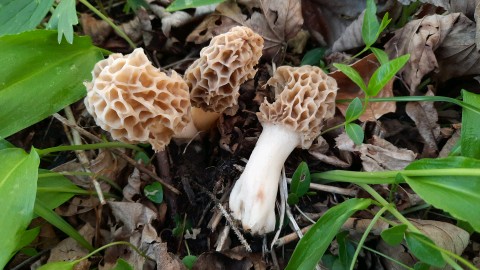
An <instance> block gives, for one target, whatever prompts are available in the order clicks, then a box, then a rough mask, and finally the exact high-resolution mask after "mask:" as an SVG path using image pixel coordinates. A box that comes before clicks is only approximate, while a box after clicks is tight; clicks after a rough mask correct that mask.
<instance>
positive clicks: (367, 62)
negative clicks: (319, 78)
mask: <svg viewBox="0 0 480 270" xmlns="http://www.w3.org/2000/svg"><path fill="white" fill-rule="evenodd" d="M379 66H380V64H379V63H378V61H377V58H376V57H375V55H373V54H370V55H367V56H365V57H364V58H362V59H360V60H359V61H357V62H355V63H353V64H352V65H351V67H353V68H354V69H355V70H357V71H358V73H359V74H360V76H361V77H362V78H363V80H364V81H365V83H366V84H368V81H369V80H370V78H371V77H372V75H373V73H374V72H375V70H376V69H377V68H378V67H379ZM329 75H330V76H331V77H333V78H334V79H335V80H336V81H337V85H338V91H337V100H338V99H354V98H356V97H359V98H363V97H365V93H364V92H363V91H362V90H361V89H360V87H358V86H357V85H356V84H355V83H354V82H353V81H352V80H350V79H349V78H348V77H347V76H346V75H345V74H343V73H342V72H341V71H339V70H337V71H334V72H332V73H330V74H329ZM392 86H393V79H392V80H391V81H390V82H389V83H388V84H387V85H386V86H385V87H384V88H383V89H382V90H381V91H380V93H379V94H378V95H377V97H392V96H393V90H392ZM336 105H337V108H338V109H339V110H340V111H341V112H342V114H343V115H345V111H346V110H347V107H348V103H337V104H336ZM395 110H396V104H395V102H374V103H370V104H369V108H367V110H366V111H365V113H364V114H363V115H362V116H360V118H359V119H360V121H362V122H365V121H375V120H376V119H378V118H380V117H381V116H382V115H384V114H386V113H389V112H394V111H395Z"/></svg>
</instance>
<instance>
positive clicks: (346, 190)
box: [287, 178, 357, 197]
mask: <svg viewBox="0 0 480 270" xmlns="http://www.w3.org/2000/svg"><path fill="white" fill-rule="evenodd" d="M287 181H288V183H289V184H291V183H292V179H291V178H287ZM310 188H311V189H314V190H318V191H325V192H331V193H336V194H341V195H345V196H351V197H355V196H356V195H357V191H355V190H354V189H351V188H340V187H334V186H328V185H322V184H316V183H310Z"/></svg>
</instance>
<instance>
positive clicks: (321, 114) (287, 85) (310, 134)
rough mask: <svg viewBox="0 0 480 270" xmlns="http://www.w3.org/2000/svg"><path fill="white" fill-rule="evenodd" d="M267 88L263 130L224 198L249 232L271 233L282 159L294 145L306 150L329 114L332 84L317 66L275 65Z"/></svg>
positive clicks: (332, 105) (332, 102) (262, 110)
mask: <svg viewBox="0 0 480 270" xmlns="http://www.w3.org/2000/svg"><path fill="white" fill-rule="evenodd" d="M267 84H269V85H271V86H273V87H274V88H275V89H276V93H277V97H276V100H275V102H273V104H270V103H268V102H267V101H266V100H265V101H264V102H263V103H262V104H261V106H260V112H258V113H257V117H258V119H259V120H260V123H261V124H262V126H263V131H262V133H261V134H260V137H259V138H258V141H257V144H256V145H255V148H254V150H253V152H252V154H251V155H250V159H249V160H248V163H247V165H246V167H245V170H244V171H243V173H242V175H241V176H240V178H239V179H238V180H237V182H236V183H235V186H234V188H233V190H232V192H231V194H230V202H229V205H230V210H231V211H232V215H233V217H234V218H236V219H238V220H240V221H241V222H242V225H243V228H244V229H245V230H249V231H250V232H251V233H252V234H265V233H268V232H271V231H273V230H274V229H275V198H276V196H277V188H278V182H279V179H280V173H281V170H282V167H283V164H284V163H285V160H286V159H287V157H288V156H289V155H290V153H291V152H292V151H293V150H294V149H295V148H296V147H302V148H303V149H307V148H309V147H310V146H311V144H312V142H313V140H314V139H315V138H316V137H318V136H319V134H320V130H321V128H322V122H323V120H325V119H327V118H331V117H332V116H333V115H334V112H335V96H336V91H337V83H336V81H335V80H334V79H332V78H330V77H328V76H327V75H326V74H325V73H324V72H323V71H322V70H321V69H320V68H318V67H312V66H302V67H298V68H295V67H287V66H282V67H279V68H278V69H277V70H276V72H275V74H274V76H273V77H272V78H271V79H270V80H268V82H267Z"/></svg>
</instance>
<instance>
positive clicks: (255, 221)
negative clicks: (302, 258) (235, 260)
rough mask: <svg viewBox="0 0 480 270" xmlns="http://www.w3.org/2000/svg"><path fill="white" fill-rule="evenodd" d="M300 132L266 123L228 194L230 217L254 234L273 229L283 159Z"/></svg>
mask: <svg viewBox="0 0 480 270" xmlns="http://www.w3.org/2000/svg"><path fill="white" fill-rule="evenodd" d="M300 140H301V137H300V134H298V133H297V132H295V131H293V130H292V129H291V128H289V127H286V126H284V125H282V124H272V123H266V124H264V125H263V131H262V134H261V135H260V137H259V138H258V141H257V144H256V146H255V149H254V150H253V152H252V154H251V155H250V159H249V160H248V163H247V166H246V167H245V170H244V171H243V173H242V175H241V176H240V178H239V179H238V180H237V182H236V183H235V186H234V188H233V190H232V193H231V195H230V209H231V210H232V214H233V217H234V218H236V219H239V220H241V221H242V224H243V228H244V229H245V230H249V231H251V232H252V233H254V234H265V233H267V232H271V231H273V230H274V229H275V199H276V197H277V190H278V182H279V179H280V173H281V170H282V167H283V164H284V163H285V160H286V159H287V157H288V156H289V155H290V153H291V152H292V151H293V149H295V148H296V147H297V146H298V145H299V144H300Z"/></svg>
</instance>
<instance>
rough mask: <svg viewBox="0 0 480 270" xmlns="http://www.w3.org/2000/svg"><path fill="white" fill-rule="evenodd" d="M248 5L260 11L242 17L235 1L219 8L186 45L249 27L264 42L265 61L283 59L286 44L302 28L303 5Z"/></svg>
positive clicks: (268, 1) (267, 0) (291, 0)
mask: <svg viewBox="0 0 480 270" xmlns="http://www.w3.org/2000/svg"><path fill="white" fill-rule="evenodd" d="M248 5H249V6H250V7H253V6H255V7H257V8H255V9H253V8H252V9H250V10H249V11H248V14H243V13H242V10H241V9H240V7H239V6H238V4H237V3H235V2H233V1H227V2H224V3H221V4H219V5H218V6H217V8H216V11H215V12H214V13H213V14H211V15H209V16H207V18H205V20H204V21H203V22H202V23H201V24H200V25H199V26H198V27H197V28H196V29H195V30H194V31H193V32H192V33H191V34H190V35H189V36H188V37H187V41H190V42H195V43H197V44H199V43H203V42H205V41H207V40H209V39H210V38H212V37H213V36H216V35H218V34H221V33H224V32H226V31H227V30H229V29H230V28H232V27H233V26H237V25H243V26H247V27H250V28H251V29H252V30H253V31H254V32H256V33H258V34H260V35H261V36H262V37H263V39H264V40H265V46H264V49H263V56H264V57H266V58H267V59H282V58H283V56H282V54H283V51H284V49H285V48H284V47H285V44H286V42H287V41H288V40H289V39H291V38H293V37H295V35H296V34H297V33H298V31H300V28H301V27H302V25H303V17H302V10H301V3H300V1H297V0H286V1H274V0H257V1H252V2H249V3H248ZM278 56H280V57H278Z"/></svg>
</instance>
